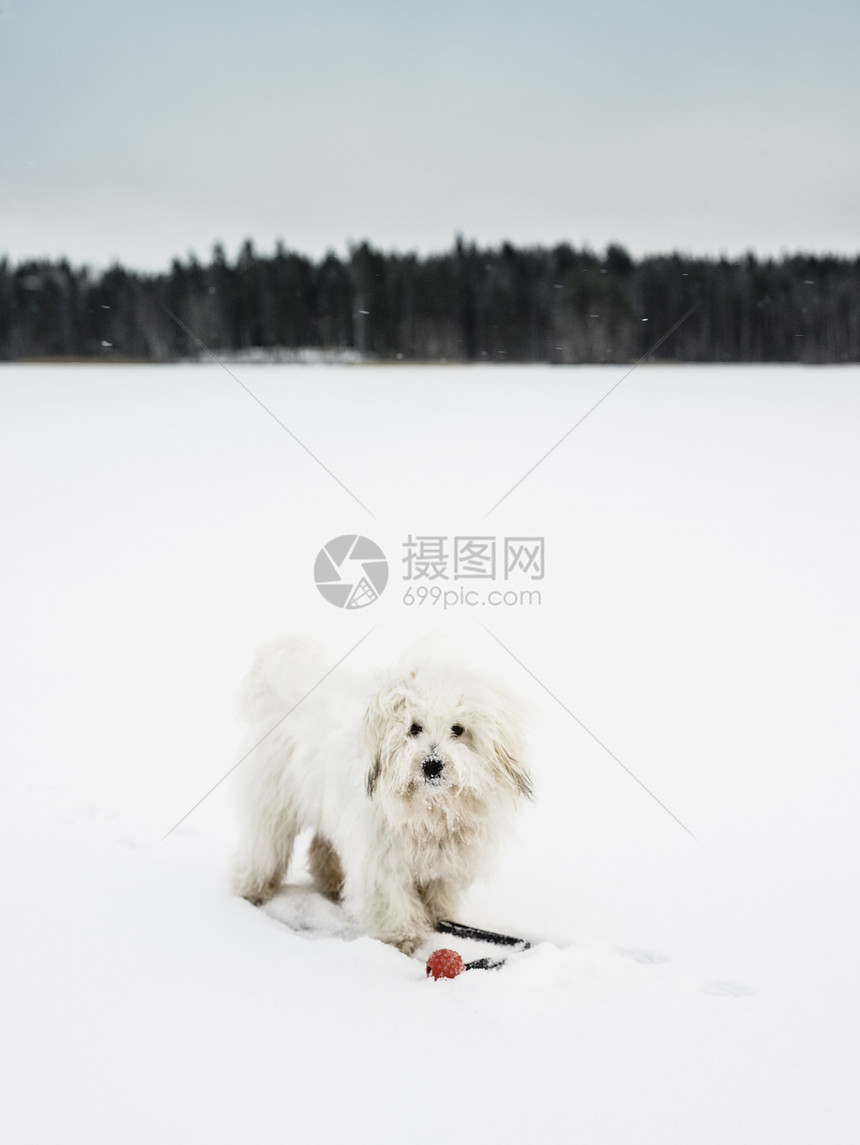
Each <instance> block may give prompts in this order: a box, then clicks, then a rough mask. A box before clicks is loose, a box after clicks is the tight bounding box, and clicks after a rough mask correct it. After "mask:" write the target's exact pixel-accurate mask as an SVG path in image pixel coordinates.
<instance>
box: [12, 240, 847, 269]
mask: <svg viewBox="0 0 860 1145" xmlns="http://www.w3.org/2000/svg"><path fill="white" fill-rule="evenodd" d="M249 242H250V243H251V246H252V249H253V252H254V255H255V257H257V258H259V259H273V258H275V257H276V256H277V254H278V248H279V247H283V250H284V253H286V254H287V255H293V256H297V257H299V258H304V259H307V260H308V261H309V262H311V263H321V262H323V261H324V260H325V259H326V258H328V257H331V256H333V257H335V258H337V259H339V260H340V261H343V262H347V261H349V259H350V258H351V256H352V252H353V251H354V250H356V249H358V248H360V247H362V246H364V245H367V246H368V247H369V248H370V249H371V250H373V251H375V252H378V253H379V254H381V255H383V256H384V257H386V258H410V257H415V258H417V259H418V260H420V261H424V260H428V259H431V258H444V257H446V256H448V255H450V254H452V253H453V252H454V251H455V250H456V249H457V245H458V243H460V242H462V243H463V245H464V246H465V247H466V248H474V249H476V250H478V251H487V252H490V251H499V250H501V249H502V247H504V246H506V245H507V246H511V247H513V249H514V250H516V251H552V250H555V249H558V248H560V247H569V248H571V249H572V250H573V251H575V252H576V253H577V254H580V255H590V256H592V257H594V258H595V259H597V260H598V261H603V260H605V258H606V256H607V253H608V252H609V251H610V250H611V249H613V248H616V249H620V250H622V251H623V252H624V253H625V254H627V255H629V256H630V258H631V259H632V260H633V262H634V264H637V265H638V264H641V263H643V262H647V261H648V260H650V259H668V258H678V259H680V260H682V261H685V260H686V261H691V262H693V261H698V262H708V263H718V262H721V261H726V262H728V263H733V264H734V263H739V262H741V261H743V260H745V259H747V258H749V257H752V258H754V259H755V260H756V261H757V262H759V263H762V264H766V263H780V262H784V261H787V260H789V259H795V258H800V259H803V258H809V259H813V260H815V259H818V260H823V259H834V260H836V261H842V262H851V261H854V260H856V259H858V258H860V243H858V244H857V246H856V247H855V248H854V249H853V250H845V251H838V250H831V249H821V250H809V249H787V248H783V249H781V250H780V251H779V252H761V251H758V250H753V249H749V248H748V249H746V250H738V251H735V252H726V251H719V252H711V251H708V252H704V251H698V250H692V251H691V250H683V249H680V248H678V247H672V248H665V249H662V250H649V251H645V252H643V253H639V252H637V251H635V250H633V249H631V247H630V246H628V245H627V244H626V243H623V242H620V241H618V240H617V239H610V240H609V241H608V242H606V243H604V244H601V245H599V246H595V245H594V244H591V243H575V242H573V241H571V240H570V239H565V238H562V239H557V240H555V241H549V242H535V243H517V242H514V241H513V240H512V239H507V238H502V239H499V240H497V241H495V242H482V241H479V240H477V239H474V238H471V237H466V236H465V235H462V234H455V235H454V236H453V238H452V239H451V241H450V242H449V244H448V245H447V246H446V247H444V248H443V247H439V248H434V249H432V250H426V251H425V250H419V249H417V248H416V247H414V246H413V247H411V248H403V247H388V246H383V245H382V244H379V243H376V242H374V241H373V240H372V239H369V238H366V237H365V238H361V239H355V240H349V241H348V242H347V243H345V244H343V245H342V246H341V248H340V249H337V248H336V247H335V245H334V244H329V245H328V246H326V247H324V248H322V249H321V251H320V252H319V253H311V252H308V251H306V250H302V249H299V248H298V247H294V246H292V245H290V244H289V243H285V242H284V240H283V239H282V238H278V237H276V238H275V239H274V240H272V241H271V242H270V243H269V244H267V245H266V246H263V245H262V244H260V243H259V242H258V241H257V240H256V239H255V238H252V237H250V236H249V237H246V238H244V239H242V240H240V241H239V242H237V243H236V244H234V245H233V246H232V249H231V248H228V246H227V244H226V243H225V242H223V240H221V239H214V240H213V241H212V242H211V243H210V244H209V250H208V253H206V254H201V253H200V252H199V251H198V250H190V249H186V250H185V251H184V253H182V254H173V255H170V256H169V257H168V259H167V261H166V262H164V263H161V264H159V265H157V266H140V265H137V264H130V263H127V262H124V261H123V260H121V259H113V260H111V261H108V262H96V261H95V260H92V259H74V258H70V257H69V256H68V255H65V254H62V253H60V254H56V255H52V254H30V255H23V256H21V257H13V256H11V255H10V254H9V253H8V252H6V251H2V250H0V264H2V263H4V262H5V263H6V264H7V265H8V266H9V267H10V268H12V269H13V270H14V269H16V268H18V267H21V266H25V265H27V264H28V263H47V264H49V265H57V264H59V263H63V262H65V263H67V264H68V265H69V266H70V267H71V268H72V269H73V270H75V271H81V270H86V271H87V272H90V273H93V274H96V275H103V274H106V273H107V272H108V271H110V270H111V269H113V268H115V267H119V268H121V269H122V270H125V271H127V272H129V273H132V274H138V275H160V274H169V273H170V271H171V267H172V264H173V263H174V262H178V263H179V264H180V265H188V264H190V263H194V262H196V263H197V264H198V265H200V266H208V265H211V264H212V262H213V259H214V256H215V252H216V249H217V248H218V247H221V248H222V249H223V250H224V254H225V258H226V262H227V264H228V265H232V264H235V263H236V262H237V261H238V259H239V257H240V255H241V253H242V250H243V248H244V247H245V246H246V244H247V243H249Z"/></svg>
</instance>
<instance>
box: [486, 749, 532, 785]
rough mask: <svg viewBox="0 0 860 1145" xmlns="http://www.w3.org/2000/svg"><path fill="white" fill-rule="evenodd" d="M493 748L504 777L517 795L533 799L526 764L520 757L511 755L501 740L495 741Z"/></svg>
mask: <svg viewBox="0 0 860 1145" xmlns="http://www.w3.org/2000/svg"><path fill="white" fill-rule="evenodd" d="M495 748H496V761H497V762H498V765H499V770H500V771H501V772H502V774H503V775H504V777H505V778H506V779H507V781H508V782H509V783H510V785H511V786H512V787H513V788H514V790H515V791H516V792H517V794H518V795H522V796H524V797H525V798H526V799H533V798H534V788H533V787H532V780H531V776H530V775H529V771H528V768H527V767H526V765H525V764H524V763H523V762H522V760H521V759H518V758H516V757H515V756H513V755H511V754H510V752H509V751H508V749H507V746H506V745H505V744H504V743H503V742H497V743H496V745H495Z"/></svg>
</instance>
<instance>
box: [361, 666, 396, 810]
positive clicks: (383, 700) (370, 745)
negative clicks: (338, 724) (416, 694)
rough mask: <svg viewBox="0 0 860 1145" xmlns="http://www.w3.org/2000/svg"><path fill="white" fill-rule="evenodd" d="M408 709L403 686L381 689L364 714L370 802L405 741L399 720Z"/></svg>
mask: <svg viewBox="0 0 860 1145" xmlns="http://www.w3.org/2000/svg"><path fill="white" fill-rule="evenodd" d="M405 706H406V689H405V688H404V687H403V686H401V685H395V686H393V687H388V688H380V690H379V691H378V692H377V693H376V695H375V696H374V697H373V699H372V700H371V701H370V703H369V704H368V705H367V710H366V711H365V713H364V749H365V756H366V759H367V778H366V780H365V786H366V788H367V794H368V797H369V798H370V799H372V798H373V793H374V792H375V790H376V785H377V783H378V782H379V776H380V775H381V773H382V769H383V767H385V766H386V764H387V763H388V760H389V759H390V757H391V755H392V753H393V752H394V750H395V747H396V745H397V744H398V743H400V741H401V738H402V729H401V727H400V723H401V722H402V721H401V719H399V718H398V717H399V716H400V715H401V713H402V712H403V709H404V708H405Z"/></svg>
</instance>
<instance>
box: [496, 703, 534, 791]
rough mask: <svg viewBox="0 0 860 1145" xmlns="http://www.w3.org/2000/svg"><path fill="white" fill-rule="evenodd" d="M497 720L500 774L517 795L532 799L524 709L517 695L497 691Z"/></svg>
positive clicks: (497, 755) (497, 756) (497, 750)
mask: <svg viewBox="0 0 860 1145" xmlns="http://www.w3.org/2000/svg"><path fill="white" fill-rule="evenodd" d="M495 713H496V718H495V721H494V724H495V726H494V728H493V755H494V756H495V759H496V765H497V766H498V769H499V772H500V773H501V775H502V776H503V777H504V778H505V779H506V780H507V782H508V784H509V785H510V787H511V789H512V790H513V792H514V794H516V795H522V796H524V797H525V798H526V799H532V798H533V796H534V789H533V788H532V780H531V775H530V774H529V769H528V767H527V765H526V763H525V753H526V749H525V739H524V736H523V732H522V726H521V725H522V719H523V717H524V714H525V713H524V710H523V708H522V705H521V704H520V703H519V702H518V701H517V700H516V699H514V697H513V696H510V695H506V694H505V692H503V691H502V690H501V689H499V690H498V691H497V695H496V702H495Z"/></svg>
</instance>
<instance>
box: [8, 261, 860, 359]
mask: <svg viewBox="0 0 860 1145" xmlns="http://www.w3.org/2000/svg"><path fill="white" fill-rule="evenodd" d="M685 315H686V316H687V317H686V318H684V316H685ZM682 318H684V320H683V321H682V322H681V323H680V325H679V326H677V328H676V329H674V330H673V332H672V333H671V336H669V337H665V336H666V334H667V333H668V332H669V331H670V330H672V329H673V327H675V326H676V324H677V323H678V322H679V320H680V319H682ZM207 351H209V352H211V353H214V354H216V355H217V356H219V357H226V358H233V359H234V360H235V359H237V358H239V359H241V358H242V357H246V358H253V357H255V356H256V357H258V358H260V359H261V360H273V361H278V360H283V361H290V360H300V361H301V360H326V359H330V360H355V361H361V360H371V361H393V362H396V361H429V362H445V361H447V362H547V363H558V364H573V363H600V362H612V363H625V362H634V361H639V360H640V359H642V358H651V357H653V358H654V359H659V360H662V361H677V362H799V363H839V362H857V361H860V257H854V258H846V257H836V256H816V255H804V254H797V255H785V256H782V257H780V258H778V259H761V258H757V257H755V256H754V255H753V254H747V255H746V256H744V257H742V258H738V259H728V258H719V259H716V258H699V257H693V256H686V255H683V254H669V255H660V256H649V257H644V258H641V259H638V260H636V259H634V258H632V257H631V256H630V255H629V254H628V252H627V251H626V250H625V249H624V248H623V247H621V246H619V245H617V244H613V245H610V246H609V247H607V249H606V250H605V251H604V252H602V253H600V254H598V253H595V252H593V251H591V250H588V249H575V248H574V247H572V246H571V245H569V244H566V243H560V244H558V245H555V246H552V247H531V248H517V247H514V246H512V245H511V244H510V243H503V244H501V245H500V246H498V247H491V248H481V247H479V246H477V245H476V244H474V243H470V242H466V241H464V240H463V239H462V238H458V239H457V240H456V242H455V243H454V245H453V247H452V249H451V250H450V251H448V252H446V253H444V254H439V255H427V256H420V255H417V254H398V253H385V252H382V251H380V250H377V249H374V247H373V246H371V245H370V244H369V243H367V242H363V243H360V244H357V245H355V246H353V247H351V248H350V249H349V251H348V253H347V254H346V256H344V257H339V256H338V255H336V254H334V253H329V254H327V255H326V256H325V257H323V258H320V259H316V260H315V259H313V258H310V257H307V256H305V255H303V254H299V253H296V252H294V251H290V250H288V249H287V248H286V247H285V246H284V244H283V243H278V244H277V246H276V248H275V250H274V252H273V253H271V254H268V255H267V254H261V253H258V252H257V251H256V250H255V249H254V246H253V244H252V243H251V242H250V241H248V242H245V243H244V245H243V246H242V247H241V249H240V251H239V253H238V254H237V256H236V258H235V259H233V260H231V259H229V258H228V257H227V254H226V253H225V250H224V248H223V246H222V245H221V244H216V245H215V246H214V247H213V250H212V254H211V257H210V259H209V261H208V262H207V263H203V262H200V261H199V260H198V259H197V258H195V257H193V256H189V257H188V258H186V259H185V260H184V261H183V260H180V259H174V261H173V263H172V265H171V266H170V269H169V270H167V271H166V272H164V273H140V272H136V271H134V270H130V269H126V268H124V267H122V266H119V265H113V266H111V267H109V268H108V269H107V270H103V271H98V272H95V271H93V270H91V269H89V268H87V267H85V266H84V267H73V266H71V265H70V264H69V262H68V261H67V260H65V259H59V260H37V259H34V260H28V261H23V262H20V263H18V264H16V265H12V263H11V262H10V261H9V260H8V259H2V260H0V360H6V361H26V360H57V359H85V360H92V359H104V360H113V361H147V362H171V361H179V360H188V359H195V358H200V357H201V356H203V355H205V353H206V352H207Z"/></svg>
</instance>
